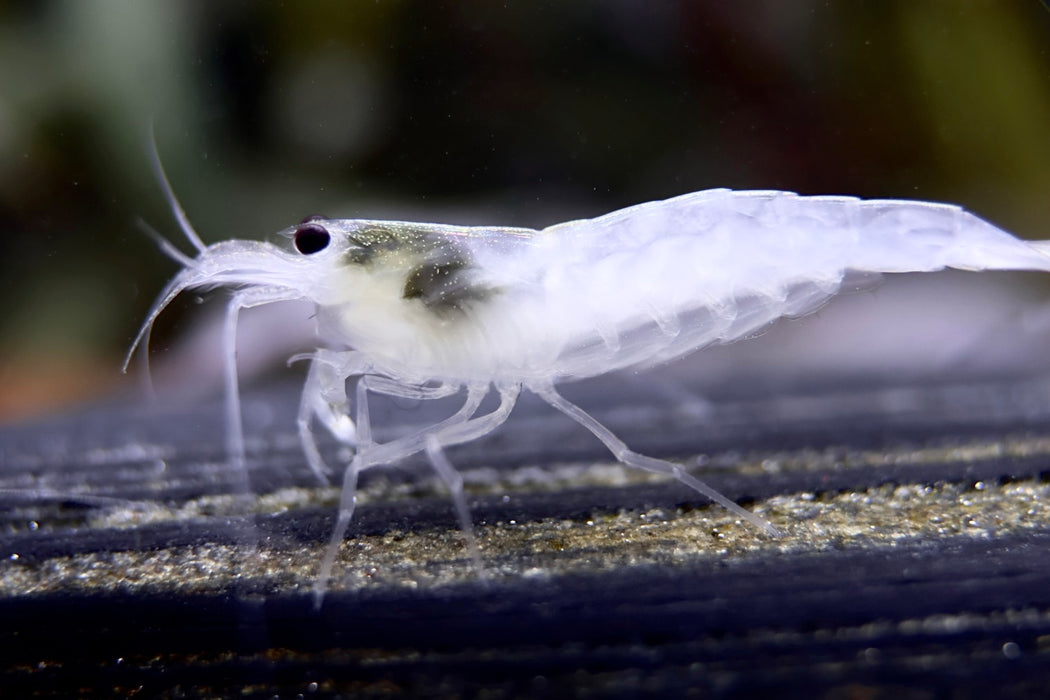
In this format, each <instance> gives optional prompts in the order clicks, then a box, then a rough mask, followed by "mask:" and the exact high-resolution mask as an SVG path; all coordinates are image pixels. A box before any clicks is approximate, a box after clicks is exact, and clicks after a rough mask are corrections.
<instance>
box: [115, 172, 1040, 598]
mask: <svg viewBox="0 0 1050 700" xmlns="http://www.w3.org/2000/svg"><path fill="white" fill-rule="evenodd" d="M154 169H155V171H156V174H157V177H158V180H159V182H160V183H161V186H162V187H163V190H164V194H165V197H166V198H167V200H168V203H169V205H170V207H171V210H172V212H173V214H174V216H175V218H176V220H177V221H178V223H179V226H180V228H181V229H182V232H183V235H184V236H185V237H186V239H187V240H188V241H189V243H190V244H191V245H192V246H193V247H194V248H195V250H196V252H195V254H194V256H193V257H191V256H189V255H186V254H185V253H183V252H181V251H180V250H179V249H178V248H176V247H175V246H174V245H172V244H171V243H169V242H168V241H166V240H164V239H160V240H159V244H160V245H161V247H162V249H163V250H164V252H165V253H167V254H168V255H169V257H172V258H173V259H174V260H175V261H176V262H178V263H179V264H180V265H181V266H182V269H181V270H180V271H179V272H178V273H177V274H176V275H175V277H174V278H173V279H172V280H171V281H170V282H169V283H168V285H167V286H166V287H165V288H164V290H163V291H162V292H161V293H160V295H159V296H158V298H157V300H156V301H155V302H154V304H153V306H152V308H151V309H150V311H149V312H148V314H147V317H146V319H145V321H144V322H143V324H142V327H141V329H140V330H139V333H138V335H137V336H136V338H135V340H134V341H133V343H132V345H131V348H130V349H129V350H128V353H127V356H126V358H125V361H124V369H125V370H126V369H127V367H128V364H129V362H130V361H131V358H132V356H133V355H134V353H135V351H136V349H137V348H138V347H140V346H147V345H148V342H149V334H150V331H151V329H152V327H153V323H154V321H155V320H156V319H157V317H158V315H159V314H160V313H161V312H162V311H163V310H164V308H165V307H166V306H167V305H168V304H169V303H170V302H171V301H172V300H173V299H174V298H175V297H176V296H178V295H179V294H181V293H182V292H184V291H186V290H191V289H212V288H217V287H229V288H231V289H232V290H233V291H232V296H231V298H230V300H229V302H228V304H227V307H226V317H225V326H224V335H223V337H224V349H223V358H224V374H225V394H226V419H227V424H228V425H227V445H226V447H227V451H228V453H229V460H230V462H231V465H232V466H234V467H237V468H241V467H243V464H244V460H245V457H244V440H243V436H242V428H241V409H240V399H239V391H238V379H237V369H236V331H237V319H238V316H239V314H240V312H241V310H243V309H248V308H251V307H255V306H261V305H264V304H271V303H276V302H281V301H290V300H308V301H310V302H313V304H314V305H315V307H316V322H317V337H318V347H317V349H316V350H315V351H313V352H311V353H309V354H307V355H305V356H300V357H296V358H293V359H306V360H308V361H309V367H308V370H307V375H306V381H305V384H304V386H303V391H302V396H301V400H300V405H299V411H298V418H297V425H298V433H299V438H300V441H301V443H302V448H303V452H304V454H305V458H306V461H307V463H308V464H309V466H310V468H311V470H312V471H313V473H314V474H315V475H316V476H317V477H318V478H319V479H321V480H322V481H323V482H325V483H327V479H328V476H329V475H330V473H331V471H330V469H329V467H328V466H327V465H326V464H325V462H324V460H323V458H322V456H321V454H320V451H319V450H318V447H317V442H316V440H315V437H314V425H315V424H320V425H321V426H323V428H324V429H325V430H327V431H328V433H330V434H331V435H332V436H333V437H334V438H335V439H336V440H337V441H338V442H339V443H341V444H343V445H344V446H347V447H349V448H352V449H353V457H352V458H351V459H350V461H349V464H347V465H346V466H345V467H344V468H343V478H342V491H341V497H340V502H339V511H338V519H337V522H336V526H335V529H334V530H333V532H332V535H331V539H330V540H329V543H328V546H327V550H326V553H325V556H324V558H323V560H322V563H321V567H320V572H319V575H318V578H317V580H316V582H315V585H314V602H315V605H316V606H317V607H320V605H321V603H322V602H323V598H324V595H325V591H326V589H327V586H328V581H329V579H330V577H331V574H332V569H333V566H334V564H335V559H336V555H337V553H338V550H339V545H340V543H341V542H342V540H343V539H344V537H345V535H346V532H347V529H348V527H349V524H350V521H351V518H352V517H353V512H354V506H355V502H356V499H355V494H356V486H357V479H358V475H359V474H360V473H361V472H362V471H363V470H365V469H369V468H371V467H376V466H380V465H384V464H389V463H392V462H396V461H398V460H401V459H403V458H405V457H408V456H410V455H412V454H415V453H420V452H422V453H424V454H425V455H426V456H427V458H428V460H429V461H430V463H431V465H432V466H433V467H434V469H435V471H436V472H437V474H438V476H439V477H440V479H441V480H442V481H443V482H444V483H445V485H446V486H447V487H448V489H449V491H450V492H451V497H452V501H453V504H454V506H455V510H456V514H457V517H458V519H459V522H460V526H461V528H462V530H463V533H464V537H465V539H466V543H467V547H468V550H469V553H470V555H471V557H472V558H473V561H474V564H475V566H476V567H477V569H478V571H479V572H483V571H484V569H483V567H482V566H481V559H480V554H479V550H478V547H477V544H476V542H475V538H474V534H473V526H472V524H471V519H470V513H469V510H468V507H467V503H466V498H465V496H464V491H463V485H462V479H461V478H460V477H459V474H458V473H457V472H456V470H455V468H454V467H453V466H452V464H451V463H450V462H449V460H448V459H447V458H446V456H445V454H444V449H445V448H446V447H449V446H451V445H457V444H462V443H466V442H470V441H473V440H477V439H479V438H481V437H483V436H485V435H487V434H489V433H491V432H492V431H494V430H496V429H497V428H498V427H499V426H500V425H501V424H502V423H503V422H504V421H505V420H506V419H507V417H508V416H509V415H510V413H511V411H512V410H513V408H514V405H515V402H516V400H517V398H518V396H519V394H520V392H521V391H522V390H527V391H531V392H533V393H534V394H537V395H538V396H539V397H540V398H541V399H543V400H544V401H545V402H546V403H547V404H549V405H550V406H551V407H553V408H554V409H556V410H557V411H560V412H561V413H563V414H565V415H567V416H568V417H570V418H572V419H573V420H574V421H576V422H577V423H579V424H580V425H581V426H583V427H584V428H585V429H587V430H588V431H590V432H591V433H592V434H593V435H594V436H595V437H597V438H598V439H599V440H600V441H601V442H602V443H604V444H605V446H606V447H607V448H608V449H609V450H610V451H611V452H612V454H613V455H614V456H615V457H616V459H618V460H619V461H621V462H623V463H624V464H626V465H629V466H632V467H637V468H639V469H643V470H647V471H650V472H655V473H659V474H665V475H668V476H670V477H673V478H674V479H676V480H678V481H679V482H681V483H682V484H684V485H685V486H687V487H689V488H691V489H693V490H694V491H696V492H698V493H700V494H702V495H704V496H706V497H707V498H709V499H710V500H712V501H714V502H715V503H718V504H719V505H721V506H723V507H725V508H726V509H727V510H729V511H730V512H731V513H732V514H734V515H735V516H738V517H739V518H741V519H743V520H746V521H747V522H749V523H751V524H752V525H754V526H755V527H757V528H759V529H760V530H762V531H764V532H766V533H769V534H771V535H776V534H778V530H777V529H776V528H775V527H774V526H773V525H772V524H771V523H769V522H767V521H766V520H765V519H763V518H761V517H759V516H758V515H755V514H753V513H751V512H749V511H748V510H745V509H744V508H742V507H740V506H739V505H737V504H736V503H734V502H733V501H731V500H729V499H728V498H726V497H725V496H723V495H722V494H721V493H719V492H718V491H716V490H715V489H713V488H712V487H710V486H708V485H707V484H706V483H704V482H703V481H701V480H699V479H697V478H696V477H694V476H692V475H691V474H689V473H687V472H686V471H685V469H684V468H683V467H681V466H680V465H677V464H675V463H673V462H669V461H666V460H662V459H656V458H653V457H648V456H645V455H642V454H639V453H637V452H634V451H632V450H631V449H629V448H628V447H627V445H626V444H624V442H623V441H621V440H620V439H619V438H617V437H616V436H615V435H614V434H613V433H612V432H611V431H610V430H609V429H608V428H606V427H605V426H604V425H602V424H601V423H599V422H598V421H597V420H595V419H594V418H593V417H592V416H590V415H589V414H588V413H586V412H585V411H584V410H583V409H581V408H579V407H578V406H576V405H574V404H572V403H570V402H569V401H567V400H566V399H565V398H564V397H563V396H562V395H561V394H560V393H559V392H558V390H557V388H556V386H557V385H558V384H560V383H562V382H567V381H571V380H576V379H583V378H586V377H592V376H596V375H601V374H605V373H608V372H612V371H615V370H621V369H625V368H641V367H646V366H650V365H655V364H660V363H665V362H669V361H671V360H674V359H676V358H679V357H681V356H683V355H686V354H688V353H691V352H694V351H696V350H699V349H701V348H704V347H706V346H710V345H714V344H720V343H730V342H733V341H736V340H739V339H742V338H745V337H747V336H748V335H750V334H753V333H755V332H756V331H757V330H759V329H761V328H763V327H764V326H766V325H768V324H770V323H772V322H773V321H775V320H777V319H778V318H781V317H785V316H800V315H804V314H806V313H809V312H812V311H814V310H815V309H817V308H818V307H819V306H820V305H822V304H823V303H824V302H826V301H827V300H828V299H829V298H831V297H833V296H834V295H836V294H837V293H838V292H839V291H840V290H841V289H843V288H844V286H846V285H848V284H849V282H850V280H852V279H853V278H854V277H855V276H857V275H860V276H870V277H875V276H878V275H880V274H882V273H896V272H929V271H935V270H941V269H944V268H956V269H961V270H1034V271H1048V272H1050V241H1035V242H1029V241H1023V240H1020V239H1018V238H1015V237H1013V236H1012V235H1010V234H1008V233H1006V232H1005V231H1003V230H1001V229H999V228H997V227H995V226H993V225H992V224H990V223H988V222H986V221H983V220H982V219H980V218H978V217H977V216H975V215H973V214H971V213H969V212H967V211H965V210H963V209H962V208H960V207H958V206H953V205H948V204H935V203H929V202H921V201H910V200H861V199H857V198H854V197H841V196H799V195H796V194H794V193H791V192H781V191H773V190H769V191H765V190H763V191H732V190H728V189H711V190H704V191H700V192H694V193H692V194H685V195H682V196H679V197H674V198H672V199H667V200H664V201H656V202H649V203H646V204H639V205H637V206H632V207H628V208H626V209H621V210H619V211H615V212H613V213H611V214H606V215H605V216H599V217H597V218H594V219H583V220H578V221H569V222H566V223H561V224H557V225H554V226H551V227H549V228H546V229H543V230H533V229H526V228H507V227H499V226H493V227H485V226H454V225H445V224H428V223H414V222H406V221H379V220H367V219H328V218H323V217H316V216H313V217H308V218H306V219H304V220H303V221H301V222H300V223H298V224H296V225H293V226H290V227H288V228H286V229H284V230H282V231H280V232H279V234H280V236H281V237H283V238H286V239H287V240H288V244H287V245H275V244H271V243H266V242H258V241H248V240H227V241H222V242H219V243H215V244H212V245H205V244H204V242H203V241H202V240H201V238H200V237H199V236H198V235H197V233H196V232H195V231H194V229H193V227H192V225H191V224H190V222H189V219H188V218H187V216H186V214H185V213H184V212H183V209H182V207H181V206H180V205H179V203H178V201H177V200H176V198H175V195H174V193H173V191H172V188H171V186H170V184H169V183H168V180H167V178H166V176H165V174H164V172H163V169H162V168H161V166H160V163H159V159H157V158H156V157H154ZM157 238H159V236H157ZM351 379H357V384H356V388H355V396H354V401H353V403H351V400H350V397H349V396H348V394H347V382H348V381H349V380H351ZM492 391H495V393H496V394H497V396H498V399H499V404H498V406H497V407H496V408H495V409H494V410H492V411H490V412H488V413H482V414H479V413H478V411H479V408H480V406H481V404H482V401H483V399H484V398H485V397H486V396H487V395H488V394H489V393H490V392H492ZM370 393H372V394H382V395H387V396H391V397H400V398H410V399H417V400H431V399H438V398H442V397H447V396H451V395H455V394H463V393H465V400H464V402H463V405H462V407H461V408H460V409H459V410H458V411H456V412H455V413H454V414H453V415H451V416H450V417H448V418H446V419H445V420H442V421H440V422H438V423H435V424H433V425H430V426H428V427H425V428H422V429H420V430H417V431H416V432H414V433H411V434H409V435H406V436H403V437H399V438H396V439H393V440H390V441H388V442H384V443H379V442H376V441H375V440H374V439H373V438H372V426H371V423H370V419H369V411H368V394H370ZM351 411H352V412H353V416H351Z"/></svg>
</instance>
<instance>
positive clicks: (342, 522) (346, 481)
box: [314, 384, 519, 608]
mask: <svg viewBox="0 0 1050 700" xmlns="http://www.w3.org/2000/svg"><path fill="white" fill-rule="evenodd" d="M518 392H519V389H518V387H517V386H511V387H501V388H500V390H499V394H500V403H499V406H497V407H496V408H495V409H494V410H493V411H492V412H491V413H487V414H485V415H483V416H479V417H477V418H474V417H473V416H474V413H475V412H477V410H478V407H479V406H480V405H481V402H482V400H483V399H484V398H485V396H486V395H487V394H488V393H489V385H488V384H474V385H470V386H468V387H467V398H466V400H465V401H464V403H463V406H462V407H461V408H460V409H459V410H458V411H456V413H455V414H453V415H452V416H450V417H448V418H446V419H445V420H443V421H440V422H439V423H436V424H434V425H432V426H429V427H427V428H424V429H423V430H420V431H417V432H415V433H412V434H411V435H406V436H404V437H401V438H398V439H396V440H391V441H390V442H386V443H382V444H379V443H373V444H372V445H371V446H370V447H368V448H367V449H362V450H361V451H359V452H358V453H357V454H356V455H355V456H354V458H353V460H351V462H350V465H349V466H348V467H347V471H346V474H345V475H344V477H343V491H342V494H341V496H340V500H339V516H338V519H337V520H336V525H335V528H334V531H333V532H332V537H331V539H330V540H329V542H328V548H327V550H326V551H325V556H324V559H323V561H322V562H321V570H320V573H319V574H318V577H317V582H316V584H315V587H314V606H315V607H317V608H320V606H321V603H322V602H323V601H324V594H325V590H326V588H327V585H328V579H329V578H330V576H331V573H332V567H333V566H334V564H335V557H336V554H337V553H338V551H339V544H340V543H341V542H342V541H343V538H344V537H345V535H346V530H347V528H348V527H349V525H350V520H351V519H352V518H353V514H354V507H355V506H356V505H357V477H358V474H359V473H360V472H361V470H363V469H366V468H368V467H371V466H375V465H377V464H386V463H388V462H395V461H397V460H399V459H404V458H405V457H408V456H409V455H412V454H415V453H417V452H421V451H424V450H426V449H427V444H428V439H432V440H433V441H436V444H437V445H439V446H440V445H458V444H460V443H463V442H470V441H472V440H476V439H478V438H480V437H482V436H484V435H487V434H488V433H490V432H492V431H493V430H495V429H496V428H498V427H499V426H500V425H502V424H503V422H504V421H505V420H506V419H507V416H509V415H510V412H511V411H512V410H513V409H514V404H515V403H516V401H517V398H518ZM432 464H433V461H432ZM445 466H446V464H434V467H435V470H436V471H437V472H438V475H439V476H440V477H441V478H442V479H443V480H444V479H445V478H446V477H445V475H444V474H443V468H444V467H445ZM447 466H449V467H451V465H450V464H449V465H447ZM452 471H453V473H454V469H453V470H452ZM446 483H449V482H447V481H446ZM450 489H451V490H452V491H453V494H452V497H453V499H454V501H455V503H456V509H457V512H461V513H466V512H467V506H466V500H465V498H464V496H463V489H462V483H460V484H459V487H458V489H457V488H456V486H455V479H453V480H452V482H451V483H450ZM463 521H467V522H468V524H469V517H461V524H462V522H463ZM471 529H472V528H471ZM470 536H471V537H473V533H472V532H471V535H470Z"/></svg>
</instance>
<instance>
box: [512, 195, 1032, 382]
mask: <svg viewBox="0 0 1050 700" xmlns="http://www.w3.org/2000/svg"><path fill="white" fill-rule="evenodd" d="M531 257H532V264H533V265H534V266H536V267H537V268H539V269H541V270H542V271H543V272H542V274H541V276H540V282H539V284H536V285H535V288H534V289H531V290H529V289H523V290H522V292H523V297H524V298H525V299H527V300H528V301H527V302H523V304H522V309H523V311H524V307H525V306H531V309H530V310H529V311H528V312H527V313H528V314H531V316H532V317H533V318H534V320H535V322H536V323H538V324H539V327H538V328H537V330H536V331H535V335H536V337H535V342H537V343H538V344H540V345H542V346H545V347H543V348H542V350H543V351H544V352H546V353H547V355H546V356H545V357H543V358H541V357H539V356H537V358H536V359H537V362H539V361H541V360H545V361H548V362H549V361H551V359H552V356H556V359H553V362H554V364H555V365H556V367H557V370H556V372H557V374H559V375H561V376H563V377H582V376H590V375H593V374H600V373H603V372H607V371H610V370H612V369H616V368H622V367H627V366H632V365H637V364H646V363H650V362H654V361H655V362H659V361H662V360H669V359H673V358H674V357H676V356H678V355H682V354H685V353H687V352H690V351H692V350H695V349H698V348H700V347H703V346H705V345H710V344H714V343H725V342H731V341H733V340H737V339H739V338H741V337H745V336H747V335H749V334H752V333H754V332H756V331H757V330H759V329H761V328H762V327H764V326H765V325H767V324H769V323H771V322H772V321H774V320H776V319H777V318H780V317H782V316H796V315H802V314H805V313H809V312H811V311H813V310H814V309H816V308H818V307H819V306H820V305H821V304H822V303H824V302H825V301H826V300H827V299H829V298H830V297H831V296H833V295H835V294H836V293H838V292H839V290H840V289H841V287H842V284H843V280H844V279H845V278H846V276H847V275H851V276H852V275H858V274H859V275H861V276H867V277H868V278H871V277H877V276H878V274H879V273H882V272H917V271H930V270H937V269H941V268H944V267H958V268H961V269H1041V270H1050V257H1047V256H1046V255H1044V254H1043V253H1041V252H1039V251H1037V250H1036V249H1035V248H1033V247H1032V246H1030V245H1028V244H1027V243H1025V242H1023V241H1020V240H1018V239H1016V238H1014V237H1013V236H1011V235H1009V234H1007V233H1005V232H1004V231H1002V230H1000V229H998V228H996V227H994V226H992V225H991V224H988V223H987V222H985V221H982V220H981V219H979V218H977V217H976V216H973V215H972V214H969V213H968V212H966V211H964V210H962V209H960V208H959V207H955V206H951V205H943V204H930V203H926V202H913V201H907V200H859V199H856V198H852V197H799V196H797V195H795V194H793V193H789V192H777V191H755V192H733V191H730V190H708V191H704V192H697V193H694V194H690V195H684V196H682V197H677V198H675V199H670V200H666V201H662V202H650V203H648V204H643V205H638V206H635V207H630V208H628V209H624V210H621V211H618V212H613V213H612V214H608V215H606V216H603V217H599V218H597V219H591V220H584V221H575V222H569V223H566V224H560V225H558V226H554V227H551V228H550V229H547V230H545V231H543V232H542V233H541V234H540V236H538V237H537V238H536V239H535V246H533V248H532V254H531ZM849 283H850V285H851V286H852V280H850V282H849ZM538 349H540V348H538ZM552 354H553V355H552Z"/></svg>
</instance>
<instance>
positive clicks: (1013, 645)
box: [1003, 642, 1021, 659]
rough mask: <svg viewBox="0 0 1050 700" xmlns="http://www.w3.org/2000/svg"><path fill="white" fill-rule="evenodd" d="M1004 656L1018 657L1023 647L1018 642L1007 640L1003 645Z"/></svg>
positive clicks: (1009, 657)
mask: <svg viewBox="0 0 1050 700" xmlns="http://www.w3.org/2000/svg"><path fill="white" fill-rule="evenodd" d="M1003 656H1005V657H1006V658H1008V659H1016V658H1018V657H1019V656H1021V647H1020V645H1018V644H1017V642H1007V643H1006V644H1004V645H1003Z"/></svg>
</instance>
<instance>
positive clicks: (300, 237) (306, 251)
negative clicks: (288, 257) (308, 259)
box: [293, 223, 332, 255]
mask: <svg viewBox="0 0 1050 700" xmlns="http://www.w3.org/2000/svg"><path fill="white" fill-rule="evenodd" d="M293 240H294V241H295V249H296V250H298V251H299V252H300V253H302V254H303V255H313V254H314V253H317V252H319V251H322V250H324V249H325V248H327V247H328V243H329V242H330V241H331V240H332V237H331V236H330V235H329V234H328V231H327V230H326V229H325V227H324V226H322V225H321V224H315V223H306V224H302V225H300V226H299V228H297V229H295V238H294V239H293Z"/></svg>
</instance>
